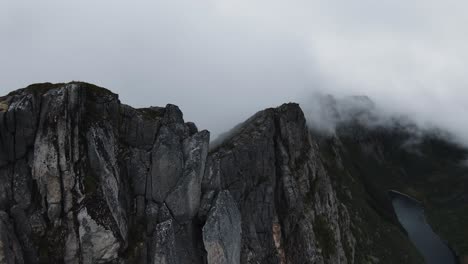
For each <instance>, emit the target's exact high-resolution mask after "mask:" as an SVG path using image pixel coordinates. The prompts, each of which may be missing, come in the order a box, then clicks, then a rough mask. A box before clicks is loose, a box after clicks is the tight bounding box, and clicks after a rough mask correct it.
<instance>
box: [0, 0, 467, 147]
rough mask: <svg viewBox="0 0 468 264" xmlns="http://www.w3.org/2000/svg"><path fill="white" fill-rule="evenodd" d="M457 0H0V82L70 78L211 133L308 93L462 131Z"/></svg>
mask: <svg viewBox="0 0 468 264" xmlns="http://www.w3.org/2000/svg"><path fill="white" fill-rule="evenodd" d="M467 8H468V4H467V3H465V2H463V1H456V0H448V1H435V0H426V1H422V0H412V1H403V0H393V1H390V0H383V1H370V0H364V1H338V0H331V1H325V0H317V1H305V0H293V1H281V0H269V1H266V0H253V1H252V0H236V1H234V0H220V1H214V0H208V1H191V0H190V1H189V0H174V1H166V0H157V1H143V0H142V1H132V2H129V1H123V0H113V1H110V0H102V1H91V0H85V1H79V2H76V1H75V2H69V1H58V0H44V1H40V2H39V1H31V0H18V1H16V0H15V1H13V0H6V1H2V2H0V35H1V36H2V41H1V43H0V58H1V60H0V93H1V94H6V93H7V92H9V91H10V90H13V89H16V88H21V87H25V86H27V85H28V84H30V83H35V82H44V81H50V82H68V81H71V80H82V81H87V82H91V83H96V84H98V85H101V86H104V87H107V88H110V89H112V90H113V91H115V92H116V93H119V94H120V95H121V99H122V101H124V102H126V103H129V104H132V105H136V106H150V105H165V104H166V103H174V104H177V105H179V106H180V107H181V108H182V110H183V111H184V113H185V115H186V119H188V120H193V121H195V122H197V123H198V124H199V126H200V127H203V128H208V129H210V130H211V131H213V133H214V134H215V135H216V134H219V133H221V132H222V131H225V130H228V129H229V128H230V127H232V126H234V125H235V124H236V123H239V122H241V121H242V120H244V119H246V118H247V117H248V116H250V115H251V114H252V113H254V112H256V111H258V110H260V109H262V108H266V107H270V106H276V105H279V104H281V103H283V102H288V101H297V102H299V103H301V105H302V106H303V107H304V108H307V107H308V106H305V105H306V104H308V103H309V101H310V97H311V96H312V95H313V94H315V93H316V92H321V93H324V94H332V95H334V96H337V97H342V96H348V95H367V96H369V97H370V98H371V99H372V100H373V101H374V102H375V104H376V105H377V106H379V107H380V108H382V109H383V110H384V111H385V112H388V113H394V114H397V115H401V114H405V115H408V116H410V117H411V118H412V119H414V120H416V122H417V123H418V124H420V125H422V126H425V125H427V124H431V125H435V126H440V127H443V128H445V129H447V130H449V131H451V132H453V133H455V134H456V135H457V137H458V138H459V139H460V140H461V141H464V142H468V136H467V133H466V131H467V129H468V121H467V119H466V118H465V117H466V116H468V106H467V104H466V101H467V99H468V89H466V87H468V85H467V84H468V78H467V77H466V66H467V64H466V61H468V49H467V48H466V47H468V31H467V29H466V26H465V25H466V24H468V16H466V14H465V13H466V12H465V11H466V10H467Z"/></svg>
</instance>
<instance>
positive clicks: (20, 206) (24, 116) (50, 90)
mask: <svg viewBox="0 0 468 264" xmlns="http://www.w3.org/2000/svg"><path fill="white" fill-rule="evenodd" d="M0 102H1V105H2V108H1V111H0V131H1V136H0V139H1V140H0V177H1V180H2V181H1V184H0V188H1V189H2V194H1V196H0V210H3V211H4V213H2V214H1V217H2V221H1V225H0V238H1V239H0V241H1V244H2V245H4V246H2V247H1V250H0V259H2V262H1V263H23V262H24V263H134V262H139V263H162V261H163V260H164V261H166V262H167V263H202V259H203V255H204V254H203V251H202V249H203V248H202V247H201V246H200V247H199V246H198V244H201V243H198V242H201V241H202V238H201V231H200V232H198V233H197V232H193V233H194V234H191V235H186V234H183V233H184V231H187V232H189V230H193V229H195V228H198V225H199V224H200V223H199V222H198V218H197V217H196V215H197V212H198V207H199V202H200V196H201V181H202V177H203V174H204V168H205V160H206V156H207V152H208V144H209V133H208V132H207V131H201V132H198V130H197V129H196V127H195V126H194V125H193V124H186V123H184V120H183V118H182V112H181V111H180V110H179V109H178V108H177V107H176V106H174V105H168V106H166V107H165V108H158V107H151V108H145V109H133V108H131V107H129V106H126V105H123V104H121V103H120V102H119V100H118V97H117V95H115V94H113V93H111V92H110V91H107V90H105V89H103V88H100V87H96V86H93V85H90V84H86V83H69V84H57V85H53V84H38V85H33V86H30V87H27V88H25V89H22V90H18V91H15V92H13V93H10V94H9V95H7V96H5V97H2V98H1V99H0ZM168 223H170V224H168ZM13 227H14V228H13ZM161 247H166V248H171V249H170V250H168V251H166V250H162V248H161ZM161 252H162V253H164V254H166V255H165V256H162V255H161ZM170 252H172V253H170ZM180 252H184V253H185V255H184V254H182V255H180V254H179V253H180ZM188 255H190V257H188V258H186V259H182V260H179V259H177V257H178V256H188ZM191 258H193V259H191ZM171 261H172V262H171Z"/></svg>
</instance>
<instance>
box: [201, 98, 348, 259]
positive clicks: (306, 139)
mask: <svg viewBox="0 0 468 264" xmlns="http://www.w3.org/2000/svg"><path fill="white" fill-rule="evenodd" d="M237 130H238V131H237V133H235V134H234V135H232V136H231V137H230V138H228V139H227V140H225V142H224V143H223V144H221V145H220V146H218V147H217V149H215V150H212V152H211V153H210V155H209V157H208V161H207V168H206V170H205V178H204V181H203V184H202V189H203V190H204V192H205V193H208V194H209V193H210V192H209V191H210V190H223V189H226V190H229V192H230V193H231V194H232V196H233V198H234V200H235V201H236V203H237V204H238V206H239V210H240V213H241V224H242V243H241V263H353V259H352V257H351V258H348V257H347V254H348V253H349V255H350V256H352V255H353V252H352V251H353V250H354V247H355V245H354V243H355V242H354V237H353V234H352V233H351V231H350V225H349V222H350V220H349V216H348V211H347V209H346V208H345V207H344V206H342V204H341V202H340V201H338V200H337V198H336V195H335V191H334V189H333V187H332V185H331V183H330V178H329V176H328V175H327V173H326V171H325V170H324V168H323V165H322V163H321V161H320V159H319V157H318V156H317V155H318V148H317V145H316V144H314V143H313V141H312V139H311V137H310V134H309V132H308V129H307V127H306V123H305V118H304V115H303V113H302V111H301V109H300V108H299V106H298V105H297V104H286V105H283V106H281V107H279V108H277V109H267V110H265V111H262V112H259V113H257V114H256V115H255V116H253V117H252V118H251V119H249V120H247V121H246V122H245V123H244V124H242V125H241V126H239V127H238V128H237ZM321 222H324V223H325V224H324V225H322V226H320V228H322V229H324V230H326V231H325V232H323V234H319V233H317V232H315V231H314V228H316V227H317V226H318V225H319V223H321ZM317 235H321V236H322V237H320V238H319V237H317ZM345 249H347V250H349V252H348V253H347V252H345V251H346V250H345Z"/></svg>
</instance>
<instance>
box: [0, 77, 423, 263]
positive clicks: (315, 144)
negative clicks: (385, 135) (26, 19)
mask: <svg viewBox="0 0 468 264" xmlns="http://www.w3.org/2000/svg"><path fill="white" fill-rule="evenodd" d="M209 137H210V135H209V132H208V131H198V129H197V127H196V126H195V124H193V123H185V122H184V120H183V116H182V112H181V111H180V110H179V109H178V108H177V107H176V106H174V105H167V106H166V107H163V108H162V107H150V108H143V109H134V108H132V107H130V106H127V105H123V104H121V103H120V101H119V100H118V96H117V95H115V94H113V93H111V92H110V91H108V90H106V89H103V88H100V87H96V86H93V85H90V84H86V83H77V82H74V83H69V84H37V85H32V86H29V87H27V88H25V89H21V90H18V91H15V92H12V93H10V94H9V95H7V96H4V97H0V263H5V264H13V263H15V264H16V263H76V264H87V263H119V264H123V263H143V264H145V263H148V264H156V263H164V264H179V263H181V264H185V263H187V264H197V263H200V264H202V263H207V264H218V263H219V264H224V263H226V264H235V263H252V264H254V263H255V264H256V263H265V264H266V263H273V264H274V263H278V264H296V263H297V264H299V263H300V264H302V263H418V261H419V260H420V259H418V256H417V255H416V256H413V255H411V254H412V252H413V251H412V250H413V249H412V247H411V245H410V244H409V242H408V240H407V239H406V238H405V236H404V234H403V233H402V231H401V230H400V229H399V228H398V225H397V224H395V223H394V222H392V216H391V213H389V211H388V210H387V209H386V208H385V206H386V202H388V201H386V200H385V198H382V197H381V196H379V195H375V194H379V193H380V191H381V190H380V189H379V190H377V191H375V192H373V191H372V190H374V189H372V188H370V187H369V184H370V183H369V182H368V181H364V180H362V179H360V178H359V177H360V173H359V172H357V171H356V170H354V169H353V168H354V167H355V164H351V163H350V157H351V156H350V155H349V153H350V148H351V147H352V146H353V145H352V144H348V143H349V142H348V141H346V140H347V137H346V136H344V135H341V136H337V137H332V138H323V137H320V136H317V135H314V134H313V133H311V132H310V131H309V129H308V127H307V125H306V121H305V118H304V114H303V112H302V110H301V109H300V108H299V106H298V105H297V104H285V105H283V106H281V107H278V108H275V109H266V110H264V111H261V112H259V113H257V114H255V115H254V116H253V117H252V118H250V119H249V120H247V121H246V122H244V123H243V124H241V125H239V126H237V127H236V128H235V129H234V131H233V132H231V134H230V135H229V136H228V137H227V138H226V139H224V140H223V141H222V142H221V143H219V144H217V145H216V147H214V148H212V149H211V150H210V149H209V141H210V139H209ZM357 138H359V137H357ZM357 144H359V143H357ZM362 146H363V147H364V148H365V146H366V145H362ZM367 149H369V148H367ZM379 153H380V152H379V151H377V150H375V155H374V156H375V157H379ZM351 159H353V157H351ZM359 161H360V160H359ZM353 186H354V187H353ZM367 197H372V198H373V199H374V200H375V201H376V202H375V203H373V202H369V201H368V199H367ZM375 204H377V205H378V206H380V207H381V208H383V209H382V210H378V209H373V206H374V205H375ZM386 217H387V218H386ZM364 227H365V228H364ZM371 233H372V234H376V236H375V237H371V236H370V235H369V234H371ZM379 239H380V240H386V239H388V240H389V241H391V242H392V243H388V245H389V246H388V247H386V248H385V249H384V250H383V251H379V250H376V249H375V248H374V247H372V244H377V242H376V241H377V240H379ZM386 245H387V244H386ZM392 255H395V256H392ZM396 255H403V257H401V258H400V257H399V256H396Z"/></svg>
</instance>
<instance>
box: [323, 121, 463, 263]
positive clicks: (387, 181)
mask: <svg viewBox="0 0 468 264" xmlns="http://www.w3.org/2000/svg"><path fill="white" fill-rule="evenodd" d="M337 134H338V138H339V140H336V139H335V140H333V139H331V138H324V139H322V140H321V144H320V146H321V151H322V156H323V158H324V160H325V163H326V164H327V167H328V170H329V171H330V173H331V174H332V175H333V176H334V179H335V180H336V183H337V186H338V187H339V188H337V189H338V190H341V194H340V196H341V197H340V198H342V200H344V201H346V203H347V204H348V206H350V207H351V208H353V209H355V212H356V215H355V217H356V218H357V219H359V218H362V220H363V222H364V223H365V225H362V226H363V227H364V228H361V230H358V231H357V232H364V235H363V237H360V235H359V234H358V235H356V236H357V237H358V239H361V240H362V239H364V240H365V239H370V240H373V241H374V240H380V245H378V246H377V247H375V248H373V249H372V250H371V251H370V252H372V251H374V250H375V252H377V255H379V256H381V257H383V258H387V257H388V258H389V259H392V258H395V257H396V256H392V255H391V254H387V253H389V252H385V248H388V249H389V250H390V251H392V252H393V253H395V252H405V254H407V255H408V260H409V259H413V258H414V259H417V257H416V256H414V255H415V251H414V247H412V245H409V244H408V240H407V239H406V238H405V237H404V232H403V231H402V230H401V228H399V227H398V223H397V220H396V218H395V216H394V213H393V209H392V206H391V203H390V200H389V199H388V195H387V191H388V190H390V189H395V190H398V191H401V192H404V193H408V194H410V195H412V196H414V197H416V198H417V199H419V200H421V201H423V203H424V205H425V207H426V208H427V215H428V217H429V221H430V223H431V225H432V226H433V228H434V229H435V231H436V232H437V233H439V234H440V235H441V237H442V238H443V239H446V240H447V241H448V242H449V243H450V245H451V246H452V247H453V248H454V249H455V250H456V251H457V252H458V253H459V254H460V255H467V254H468V243H467V241H466V237H468V226H467V225H466V223H468V204H467V202H466V199H468V198H467V197H468V187H467V180H468V178H467V176H468V167H466V166H463V165H461V164H462V162H463V161H464V160H465V159H466V157H467V153H468V152H467V151H466V150H465V149H462V148H460V147H458V146H456V145H454V144H451V143H448V142H447V141H444V140H443V139H441V138H440V137H438V136H437V135H426V136H424V137H422V138H419V139H418V141H415V140H414V138H413V136H412V135H411V134H410V133H408V132H407V131H405V130H404V129H403V130H402V129H388V128H374V129H368V128H365V127H362V126H356V125H354V126H349V124H348V126H344V127H341V128H340V129H339V130H338V133H337ZM409 142H411V143H412V144H410V145H408V143H409ZM336 153H338V155H339V156H340V157H341V160H342V164H343V167H342V168H340V166H337V165H336V156H337V154H336ZM350 197H352V198H350ZM382 230H383V231H382ZM387 231H388V232H387ZM376 234H377V236H381V237H382V239H376V238H375V235H376ZM382 245H385V246H384V247H382ZM371 246H372V245H371ZM381 250H384V251H383V252H382V251H381ZM394 250H397V251H394ZM400 250H401V251H400ZM363 251H368V252H369V248H363ZM393 261H394V262H393V263H416V262H414V261H415V260H412V261H403V262H395V261H397V260H396V259H393ZM398 261H402V260H398ZM363 263H364V262H363ZM389 263H392V262H391V261H390V262H389Z"/></svg>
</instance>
